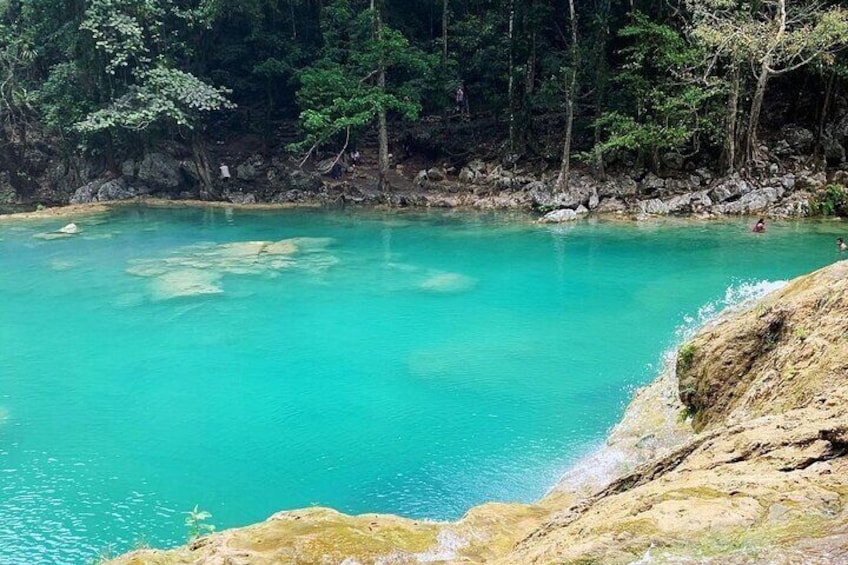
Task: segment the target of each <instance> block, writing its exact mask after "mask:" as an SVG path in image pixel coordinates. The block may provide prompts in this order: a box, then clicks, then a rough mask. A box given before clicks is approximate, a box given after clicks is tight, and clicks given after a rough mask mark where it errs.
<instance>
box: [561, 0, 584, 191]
mask: <svg viewBox="0 0 848 565" xmlns="http://www.w3.org/2000/svg"><path fill="white" fill-rule="evenodd" d="M568 12H569V20H570V23H571V71H570V73H571V76H569V78H568V90H567V92H566V93H565V96H566V99H565V141H564V142H563V146H562V163H561V164H560V167H559V176H558V177H557V181H556V187H557V189H558V190H568V176H569V173H570V172H571V136H572V131H573V129H574V98H575V97H576V95H577V66H578V64H579V62H580V61H579V58H580V57H579V53H578V49H577V14H576V13H575V11H574V0H568Z"/></svg>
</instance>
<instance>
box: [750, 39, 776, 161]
mask: <svg viewBox="0 0 848 565" xmlns="http://www.w3.org/2000/svg"><path fill="white" fill-rule="evenodd" d="M770 66H771V55H767V56H766V57H765V59H763V62H762V64H761V65H760V73H759V75H758V76H757V86H756V88H755V89H754V98H753V99H752V100H751V114H750V115H749V116H748V129H747V131H746V144H745V147H746V155H745V157H746V161H747V162H748V163H751V162H753V161H754V160H755V159H756V158H757V157H759V154H760V147H759V140H758V139H757V130H758V129H759V125H760V112H762V109H763V100H764V99H765V96H766V86H767V85H768V80H769V77H770V76H771V71H770V70H769V67H770Z"/></svg>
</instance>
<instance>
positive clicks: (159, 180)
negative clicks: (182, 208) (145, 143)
mask: <svg viewBox="0 0 848 565" xmlns="http://www.w3.org/2000/svg"><path fill="white" fill-rule="evenodd" d="M138 180H139V181H141V182H142V183H144V184H146V185H148V186H150V187H151V188H153V189H155V190H173V189H175V188H177V187H179V186H180V182H181V180H182V179H181V177H180V167H179V163H178V162H177V161H176V160H175V159H173V158H171V157H169V156H168V155H165V154H164V153H148V154H147V155H145V156H144V159H143V160H142V162H141V165H139V167H138Z"/></svg>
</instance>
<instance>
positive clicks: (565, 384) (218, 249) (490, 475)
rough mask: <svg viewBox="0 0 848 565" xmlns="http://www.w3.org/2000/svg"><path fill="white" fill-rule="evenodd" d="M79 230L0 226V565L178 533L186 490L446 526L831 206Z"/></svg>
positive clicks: (796, 263)
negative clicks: (562, 222) (679, 218)
mask: <svg viewBox="0 0 848 565" xmlns="http://www.w3.org/2000/svg"><path fill="white" fill-rule="evenodd" d="M76 222H77V224H78V225H79V226H80V228H81V230H82V231H81V233H79V234H77V235H75V236H72V237H68V238H63V239H42V237H43V234H44V233H46V232H51V231H53V230H56V229H58V228H60V227H61V226H62V225H63V224H64V223H65V221H63V220H53V221H49V222H48V221H42V222H17V221H16V222H6V223H2V224H0V296H2V303H0V562H2V563H4V564H5V563H31V564H42V563H43V564H47V563H50V564H65V563H67V564H71V563H81V562H85V561H86V560H88V559H91V558H94V557H95V556H96V555H97V554H98V553H100V552H102V551H104V550H105V549H107V548H108V549H111V551H113V552H120V551H124V550H126V549H129V548H132V547H133V546H134V545H136V544H138V543H148V544H151V545H156V546H161V545H173V544H178V543H181V542H182V541H184V539H185V534H186V530H185V526H184V525H183V520H184V512H186V511H188V510H190V509H191V508H192V507H194V506H195V505H199V506H200V507H201V508H202V509H206V510H209V511H210V512H211V513H212V514H213V518H212V520H211V522H213V523H214V524H215V525H216V526H217V527H218V528H219V529H221V528H226V527H232V526H237V525H244V524H247V523H251V522H255V521H259V520H263V519H265V518H266V517H268V516H269V515H271V514H272V513H274V512H276V511H278V510H282V509H288V508H295V507H302V506H309V505H313V504H320V505H328V506H333V507H335V508H337V509H340V510H342V511H345V512H351V513H361V512H373V511H378V512H393V513H398V514H402V515H409V516H415V517H420V518H435V519H448V518H456V517H458V516H460V515H461V514H462V513H463V512H464V511H465V510H467V509H468V508H469V507H470V506H473V505H474V504H477V503H480V502H482V501H485V500H520V501H530V500H533V499H536V498H538V497H540V496H541V495H543V494H544V492H545V491H546V489H547V488H549V487H550V486H551V485H552V484H553V483H554V482H555V481H556V478H557V477H558V475H559V474H560V473H561V472H562V471H563V470H564V469H565V468H567V467H568V465H569V464H571V463H573V462H574V461H575V460H577V459H578V458H579V457H581V456H582V455H585V454H586V453H587V452H588V451H590V450H591V449H592V448H593V447H594V446H597V445H598V443H599V442H601V441H602V440H603V438H604V436H605V433H606V431H607V430H608V429H609V427H610V426H611V425H613V424H614V423H615V421H616V420H617V419H618V418H619V417H620V415H621V412H622V410H623V406H624V404H625V403H626V401H627V399H628V398H629V396H630V394H631V391H632V387H633V386H636V385H639V384H643V383H645V382H647V381H648V380H650V379H651V378H652V377H653V376H654V375H655V374H656V371H657V368H656V364H657V363H658V361H659V360H660V359H661V356H662V352H663V351H664V350H666V349H667V348H668V347H670V346H671V345H672V344H673V343H674V342H675V341H676V340H677V339H678V338H677V337H676V336H677V333H676V332H677V331H679V330H680V328H681V327H686V326H687V324H690V325H691V323H692V322H691V321H687V320H689V319H690V318H692V317H697V316H698V313H699V310H702V311H703V310H704V307H705V305H707V306H708V307H707V308H706V310H709V309H710V308H715V307H720V306H721V304H722V303H723V302H724V301H725V300H731V301H732V300H734V296H736V295H738V294H740V293H741V294H744V293H745V291H746V289H755V288H758V283H761V282H762V281H777V280H781V279H787V278H791V277H793V276H796V275H799V274H802V273H804V272H807V271H810V270H812V269H814V268H817V267H820V266H823V265H825V264H828V263H831V262H833V261H835V260H837V259H838V258H839V257H838V254H837V253H836V252H835V244H834V239H835V237H836V236H837V235H840V233H839V231H840V230H841V229H842V227H843V225H844V224H839V223H808V224H793V223H785V224H779V223H775V224H773V225H770V228H769V231H768V232H767V233H765V234H762V235H754V234H751V233H749V231H748V229H749V226H748V223H745V222H725V223H675V222H665V223H661V224H653V223H652V224H628V223H624V224H618V223H604V222H601V223H580V224H576V225H573V226H567V227H541V226H537V225H533V224H530V223H528V222H527V221H526V218H522V217H515V216H504V215H485V214H437V213H432V214H424V213H391V214H385V215H383V214H379V213H375V212H372V213H364V212H360V213H352V212H351V213H342V212H336V213H327V212H319V211H284V212H274V213H270V212H248V211H239V210H236V211H226V210H222V209H213V210H200V209H173V210H162V209H144V208H138V209H136V208H130V209H124V210H122V211H118V212H114V213H112V214H110V215H104V216H95V217H90V218H79V219H77V220H76ZM290 238H299V239H297V240H295V241H290V242H284V243H282V244H279V245H276V246H271V247H268V246H265V247H262V246H261V245H258V244H248V245H229V244H232V243H235V242H249V241H259V240H261V241H270V242H276V241H281V240H287V239H290ZM303 238H307V239H303ZM187 266H189V267H190V268H188V267H187ZM728 289H729V290H728ZM195 293H199V294H195Z"/></svg>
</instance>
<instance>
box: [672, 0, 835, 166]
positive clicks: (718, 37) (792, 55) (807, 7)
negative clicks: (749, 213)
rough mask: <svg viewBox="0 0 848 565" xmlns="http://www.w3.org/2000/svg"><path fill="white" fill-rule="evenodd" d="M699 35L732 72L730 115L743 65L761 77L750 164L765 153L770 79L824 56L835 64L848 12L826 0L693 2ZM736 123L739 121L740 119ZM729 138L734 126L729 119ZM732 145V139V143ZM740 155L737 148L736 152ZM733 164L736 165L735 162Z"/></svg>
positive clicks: (748, 138) (750, 125)
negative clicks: (762, 142)
mask: <svg viewBox="0 0 848 565" xmlns="http://www.w3.org/2000/svg"><path fill="white" fill-rule="evenodd" d="M689 6H690V9H691V10H692V13H693V16H694V21H695V27H694V28H693V32H692V33H693V36H694V37H695V38H696V39H697V40H698V41H699V42H700V43H701V44H702V45H704V46H705V47H706V48H707V49H708V50H710V51H711V52H712V54H713V59H714V60H717V59H719V58H722V59H724V60H725V62H726V64H727V66H728V67H729V68H730V69H731V73H732V77H733V78H732V85H733V86H732V87H731V98H730V101H729V103H728V113H730V112H733V111H735V110H736V106H737V104H738V84H739V82H738V77H737V76H736V75H735V73H737V72H739V68H740V66H741V64H742V63H747V64H750V65H751V67H752V70H753V71H754V78H755V80H756V82H755V86H754V91H753V93H752V95H751V106H750V110H749V112H748V122H747V127H746V129H745V153H744V162H745V163H746V164H747V163H751V162H753V161H755V160H756V159H757V158H758V157H759V152H760V149H759V143H758V129H759V123H760V114H761V113H762V108H763V101H764V100H765V95H766V88H767V86H768V82H769V79H770V78H772V77H773V76H775V75H780V74H785V73H789V72H792V71H796V70H798V69H801V68H802V67H804V66H806V65H808V64H809V63H811V62H813V61H816V60H820V61H823V62H826V63H828V62H832V61H833V57H834V53H835V52H836V51H837V50H838V49H839V48H841V47H842V46H844V45H845V44H846V43H848V10H846V9H845V8H843V7H841V6H838V5H837V6H827V5H825V4H823V3H820V2H810V1H799V2H793V3H787V2H786V0H758V1H757V2H729V1H728V0H698V1H690V4H689ZM734 123H735V121H734ZM727 127H728V130H729V131H728V134H727V135H728V136H733V134H734V133H735V132H733V131H732V130H733V127H734V125H733V124H731V123H730V120H729V119H728V122H727ZM726 145H727V143H726ZM731 158H732V159H735V158H736V157H735V152H734V151H731ZM731 168H732V164H731Z"/></svg>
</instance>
